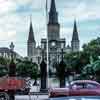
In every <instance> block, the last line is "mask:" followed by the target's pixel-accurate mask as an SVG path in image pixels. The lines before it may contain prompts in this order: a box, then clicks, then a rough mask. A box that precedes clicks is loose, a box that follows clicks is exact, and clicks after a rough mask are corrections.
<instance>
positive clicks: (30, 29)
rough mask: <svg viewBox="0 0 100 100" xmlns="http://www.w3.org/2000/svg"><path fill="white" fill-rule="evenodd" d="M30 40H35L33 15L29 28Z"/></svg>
mask: <svg viewBox="0 0 100 100" xmlns="http://www.w3.org/2000/svg"><path fill="white" fill-rule="evenodd" d="M28 42H35V38H34V32H33V25H32V16H30V28H29V36H28Z"/></svg>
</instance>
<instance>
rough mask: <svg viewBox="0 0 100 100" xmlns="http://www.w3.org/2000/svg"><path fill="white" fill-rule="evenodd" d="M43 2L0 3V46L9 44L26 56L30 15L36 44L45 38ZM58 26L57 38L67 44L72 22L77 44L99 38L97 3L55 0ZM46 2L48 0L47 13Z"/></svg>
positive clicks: (99, 1) (9, 0)
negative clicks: (77, 36)
mask: <svg viewBox="0 0 100 100" xmlns="http://www.w3.org/2000/svg"><path fill="white" fill-rule="evenodd" d="M45 1H46V0H0V47H9V45H10V43H11V42H12V41H13V42H14V45H15V51H16V52H18V53H19V54H20V55H21V56H26V55H27V39H28V33H29V25H30V16H32V23H33V29H34V36H35V40H36V42H37V45H40V41H41V38H46V20H45V19H46V17H45ZM55 1H56V8H57V11H58V13H59V23H60V26H61V29H60V36H61V38H66V45H67V44H69V45H70V41H71V38H72V33H73V23H74V19H76V21H77V27H78V32H79V38H80V45H81V47H82V45H83V44H84V43H87V42H89V41H90V40H92V39H95V38H96V37H99V36H100V0H55ZM49 7H50V0H48V11H49Z"/></svg>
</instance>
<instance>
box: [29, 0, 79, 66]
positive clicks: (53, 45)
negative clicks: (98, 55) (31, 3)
mask: <svg viewBox="0 0 100 100" xmlns="http://www.w3.org/2000/svg"><path fill="white" fill-rule="evenodd" d="M48 16H49V21H48V24H47V36H48V56H49V57H48V58H49V65H50V66H53V64H54V63H56V62H58V61H59V60H60V57H61V49H62V47H63V51H64V52H66V53H69V52H78V51H79V49H80V40H79V36H78V31H77V24H76V21H74V25H73V35H72V40H71V46H69V45H67V46H66V39H65V38H60V34H61V33H60V23H59V21H58V12H57V10H56V4H55V0H51V6H50V11H49V15H48ZM34 36H35V33H34V32H33V26H32V22H31V23H30V30H29V37H28V41H27V56H28V58H29V59H32V61H33V62H36V63H37V64H39V63H40V61H41V59H42V53H43V52H44V58H45V60H46V51H47V39H46V38H42V39H41V46H40V47H39V46H38V47H36V41H35V37H34Z"/></svg>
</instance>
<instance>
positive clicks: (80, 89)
mask: <svg viewBox="0 0 100 100" xmlns="http://www.w3.org/2000/svg"><path fill="white" fill-rule="evenodd" d="M61 96H100V84H99V83H97V82H95V81H91V80H77V81H73V82H71V83H70V85H69V86H68V87H66V88H53V89H50V91H49V97H61Z"/></svg>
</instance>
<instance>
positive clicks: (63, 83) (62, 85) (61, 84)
mask: <svg viewBox="0 0 100 100" xmlns="http://www.w3.org/2000/svg"><path fill="white" fill-rule="evenodd" d="M65 86H66V83H65V78H61V79H60V88H64V87H65Z"/></svg>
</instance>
